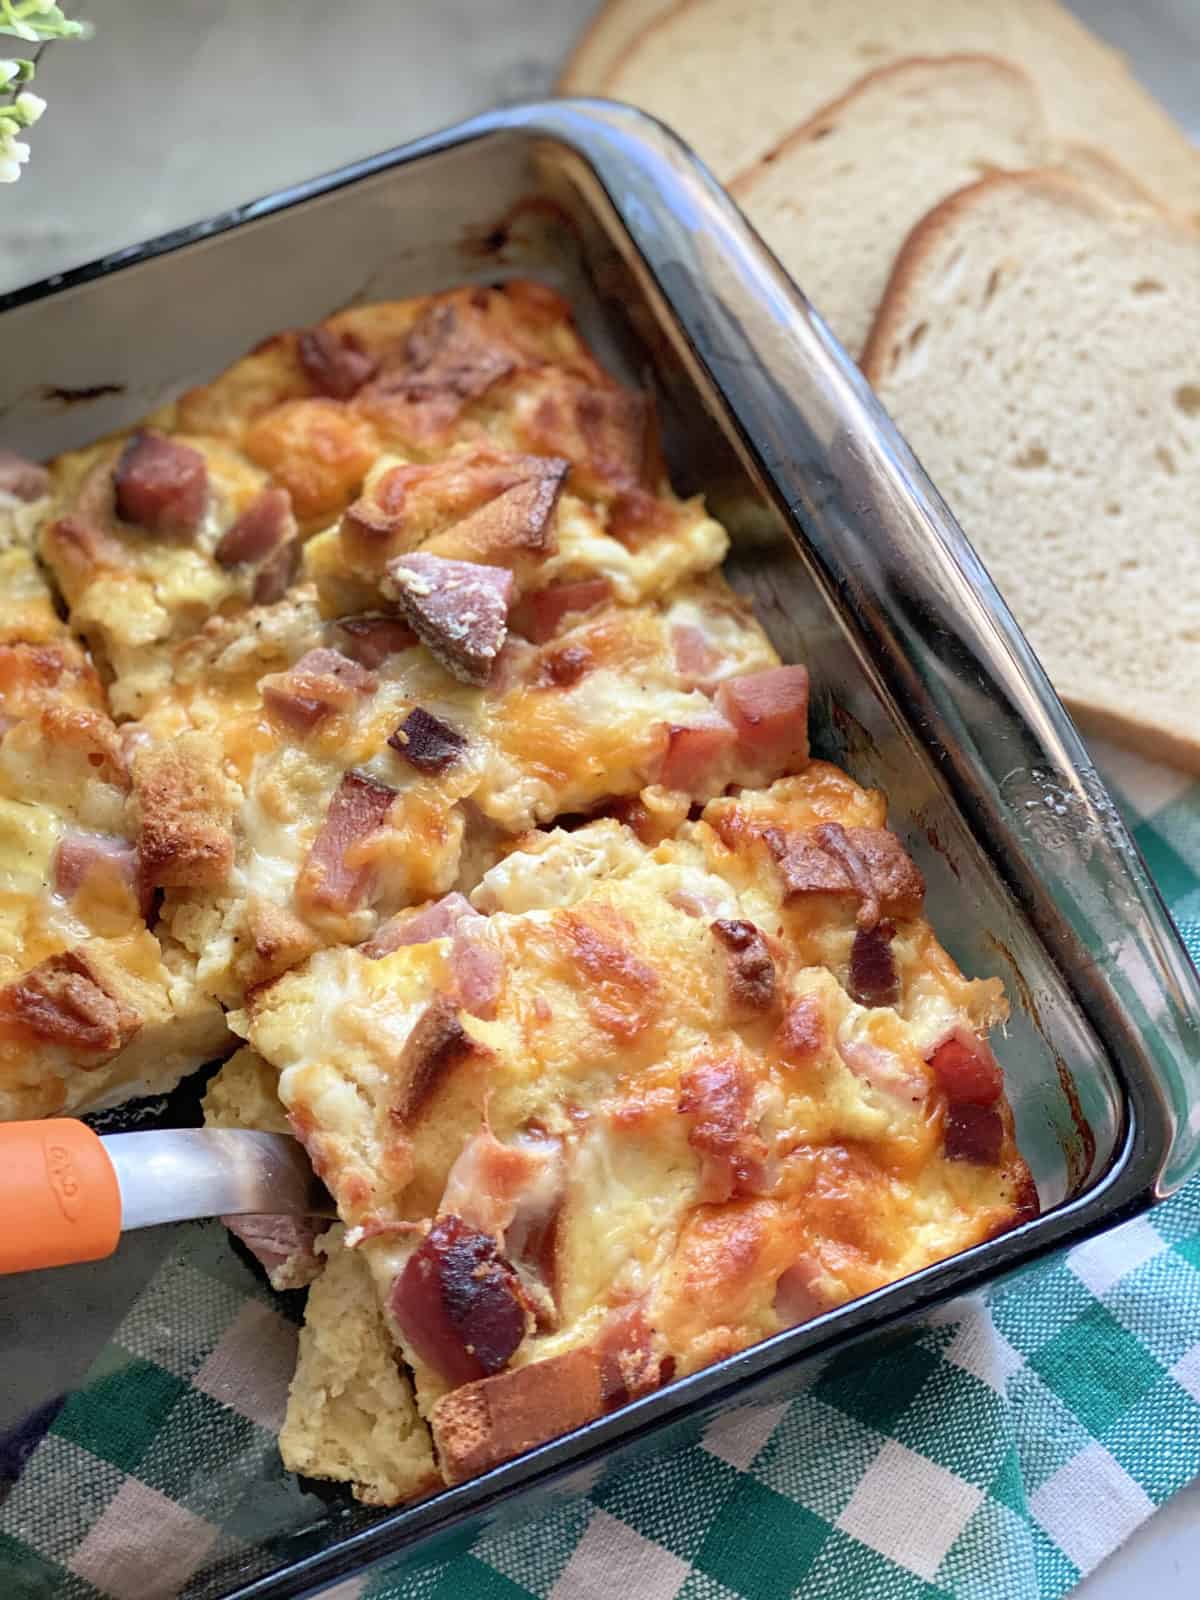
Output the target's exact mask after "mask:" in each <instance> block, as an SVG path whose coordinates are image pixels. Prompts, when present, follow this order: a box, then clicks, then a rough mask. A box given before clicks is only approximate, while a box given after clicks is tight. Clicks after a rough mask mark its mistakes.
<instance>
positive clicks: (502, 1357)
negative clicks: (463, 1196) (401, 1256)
mask: <svg viewBox="0 0 1200 1600" xmlns="http://www.w3.org/2000/svg"><path fill="white" fill-rule="evenodd" d="M390 1306H391V1312H392V1316H393V1317H394V1318H395V1320H396V1324H397V1326H398V1327H399V1329H400V1332H401V1334H402V1335H403V1337H404V1339H405V1341H406V1342H407V1344H408V1345H409V1348H410V1349H411V1351H412V1353H413V1355H415V1357H416V1358H417V1360H418V1361H423V1362H425V1363H426V1364H427V1365H428V1366H431V1367H432V1368H433V1369H434V1371H435V1372H438V1373H440V1374H441V1376H442V1377H443V1378H445V1379H446V1380H447V1382H449V1383H451V1384H453V1385H454V1386H455V1387H457V1386H458V1385H460V1384H464V1383H471V1382H473V1381H474V1380H475V1379H477V1378H483V1377H487V1376H488V1375H489V1374H490V1373H493V1372H500V1371H502V1370H503V1368H504V1367H506V1366H507V1365H508V1362H509V1359H510V1357H511V1356H512V1354H513V1352H514V1350H516V1348H517V1346H518V1345H519V1344H520V1343H521V1341H522V1339H524V1337H525V1335H526V1333H527V1331H528V1329H529V1323H530V1318H529V1314H528V1311H527V1309H526V1304H525V1297H524V1294H523V1293H522V1290H521V1284H520V1280H519V1279H518V1277H517V1274H516V1272H515V1271H514V1270H513V1268H512V1266H511V1265H510V1264H509V1262H508V1261H506V1260H505V1258H504V1257H503V1256H502V1255H501V1254H500V1251H499V1250H498V1248H497V1245H496V1241H495V1239H493V1238H492V1237H491V1235H490V1234H487V1233H482V1232H481V1231H480V1230H479V1229H478V1228H473V1227H471V1226H470V1224H469V1223H466V1222H464V1221H463V1220H462V1218H461V1217H456V1216H441V1217H439V1218H438V1219H437V1221H436V1222H434V1224H433V1226H432V1227H431V1228H430V1230H429V1232H428V1234H427V1235H426V1236H425V1238H424V1239H423V1240H422V1241H421V1243H420V1244H419V1245H418V1246H417V1248H416V1249H415V1250H414V1251H413V1253H412V1255H411V1256H410V1257H409V1258H408V1261H407V1262H406V1263H405V1265H404V1268H403V1270H402V1271H401V1272H400V1273H399V1274H398V1275H397V1277H396V1281H395V1283H394V1284H393V1285H392V1291H391V1296H390Z"/></svg>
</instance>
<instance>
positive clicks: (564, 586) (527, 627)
mask: <svg viewBox="0 0 1200 1600" xmlns="http://www.w3.org/2000/svg"><path fill="white" fill-rule="evenodd" d="M611 597H612V583H611V582H610V581H609V579H608V578H571V579H568V580H567V581H566V582H565V583H551V584H547V586H546V587H545V588H544V589H534V590H533V591H532V592H531V593H529V594H527V595H525V596H524V597H523V599H522V600H521V603H520V605H519V606H517V607H516V608H515V609H514V611H513V616H512V623H513V627H514V628H516V630H517V631H518V633H523V634H524V635H525V637H526V638H527V639H530V640H532V642H533V643H534V644H545V643H546V641H547V640H548V639H552V638H553V637H554V635H555V634H556V633H557V632H558V630H559V626H560V625H561V623H562V621H563V619H564V618H565V617H569V616H574V615H578V614H582V613H583V612H586V611H593V610H595V608H596V607H597V606H601V605H604V604H605V602H606V601H608V600H609V599H611Z"/></svg>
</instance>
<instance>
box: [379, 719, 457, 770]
mask: <svg viewBox="0 0 1200 1600" xmlns="http://www.w3.org/2000/svg"><path fill="white" fill-rule="evenodd" d="M388 744H390V745H391V747H392V749H393V750H395V751H396V753H397V755H400V756H403V757H404V759H405V761H407V762H408V764H409V766H410V767H416V769H417V771H418V772H426V773H438V772H444V771H445V770H446V768H447V767H450V766H453V765H454V763H455V762H456V761H457V760H458V759H459V757H460V756H461V755H462V753H463V751H464V750H465V749H466V745H467V741H466V739H465V738H464V737H463V735H462V734H461V733H459V732H457V730H456V729H454V728H452V727H451V726H450V724H449V723H447V722H443V721H442V719H441V718H440V717H435V716H434V715H433V713H432V712H431V711H425V710H424V709H423V708H422V707H421V706H414V707H413V709H412V710H411V711H410V712H409V713H408V715H407V716H406V717H405V719H404V721H403V722H402V723H401V724H400V726H399V727H398V728H397V729H396V731H395V733H393V734H392V735H391V736H390V737H389V739H388Z"/></svg>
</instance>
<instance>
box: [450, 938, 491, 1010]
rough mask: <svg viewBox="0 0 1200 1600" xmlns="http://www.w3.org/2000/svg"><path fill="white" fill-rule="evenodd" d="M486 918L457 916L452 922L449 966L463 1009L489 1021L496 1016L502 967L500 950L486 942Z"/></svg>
mask: <svg viewBox="0 0 1200 1600" xmlns="http://www.w3.org/2000/svg"><path fill="white" fill-rule="evenodd" d="M486 926H487V918H486V917H460V918H459V919H458V921H457V922H456V923H455V925H454V946H453V949H452V950H451V954H450V965H451V968H452V970H453V972H454V991H455V993H456V994H457V996H458V999H459V1001H460V1003H461V1005H462V1008H463V1010H464V1011H468V1012H470V1014H471V1015H472V1016H473V1017H482V1018H483V1019H484V1020H485V1021H490V1020H491V1018H492V1017H494V1016H495V1015H496V1006H497V1004H498V1002H499V999H500V988H501V984H502V982H503V979H504V966H503V962H502V961H501V958H500V953H499V951H497V950H495V949H494V948H493V947H492V946H491V945H490V944H488V943H487V942H486V938H485V936H484V935H485V929H486Z"/></svg>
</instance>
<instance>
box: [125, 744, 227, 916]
mask: <svg viewBox="0 0 1200 1600" xmlns="http://www.w3.org/2000/svg"><path fill="white" fill-rule="evenodd" d="M133 778H134V790H135V795H136V804H137V810H138V814H139V820H140V831H139V836H138V850H139V853H140V856H141V864H142V873H143V876H144V878H145V881H146V882H147V883H149V884H153V885H154V886H155V887H156V888H164V889H165V888H171V889H211V888H219V887H220V886H221V884H223V883H224V882H225V880H226V878H227V877H228V876H229V870H230V868H231V867H232V866H233V856H234V841H233V831H232V816H233V804H234V799H233V796H232V794H231V793H230V787H229V784H228V781H227V780H226V778H225V776H224V774H223V773H222V771H221V767H220V759H219V750H218V749H217V748H216V746H215V745H214V743H213V742H212V741H211V740H210V739H208V737H207V736H205V735H203V734H199V733H192V734H185V735H184V736H183V737H182V738H180V739H178V740H176V741H175V742H174V743H172V744H168V745H163V746H153V747H151V748H150V749H146V750H141V751H139V752H138V754H137V756H136V757H135V760H134V768H133Z"/></svg>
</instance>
